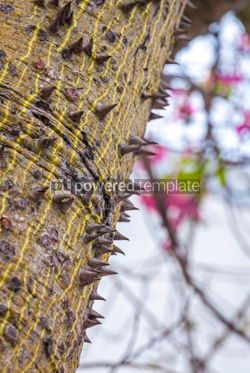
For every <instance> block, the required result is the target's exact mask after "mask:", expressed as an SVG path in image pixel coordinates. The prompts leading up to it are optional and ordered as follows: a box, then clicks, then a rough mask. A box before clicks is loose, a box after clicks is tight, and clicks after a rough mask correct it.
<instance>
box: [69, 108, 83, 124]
mask: <svg viewBox="0 0 250 373" xmlns="http://www.w3.org/2000/svg"><path fill="white" fill-rule="evenodd" d="M83 113H84V111H72V112H71V113H69V117H70V119H71V120H72V121H73V122H75V123H80V122H81V118H82V115H83Z"/></svg>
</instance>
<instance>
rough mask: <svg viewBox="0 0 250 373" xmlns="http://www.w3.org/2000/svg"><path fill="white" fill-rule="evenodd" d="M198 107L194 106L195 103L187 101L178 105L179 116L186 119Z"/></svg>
mask: <svg viewBox="0 0 250 373" xmlns="http://www.w3.org/2000/svg"><path fill="white" fill-rule="evenodd" d="M195 111H196V109H195V108H194V107H193V105H192V104H191V103H190V102H188V101H185V102H183V103H182V104H181V105H180V106H179V107H178V117H179V118H180V119H186V118H187V117H190V116H191V115H192V114H193V113H194V112H195Z"/></svg>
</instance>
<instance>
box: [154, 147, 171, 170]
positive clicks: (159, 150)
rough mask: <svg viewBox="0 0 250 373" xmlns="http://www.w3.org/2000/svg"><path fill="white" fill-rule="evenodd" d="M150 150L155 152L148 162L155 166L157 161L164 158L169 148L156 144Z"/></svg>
mask: <svg viewBox="0 0 250 373" xmlns="http://www.w3.org/2000/svg"><path fill="white" fill-rule="evenodd" d="M151 150H152V152H154V153H155V155H154V156H152V157H150V158H149V160H150V164H151V166H155V165H157V164H158V163H160V162H161V161H162V160H165V159H166V156H167V155H168V153H169V150H168V149H167V148H164V147H163V146H160V145H157V146H154V147H152V149H151Z"/></svg>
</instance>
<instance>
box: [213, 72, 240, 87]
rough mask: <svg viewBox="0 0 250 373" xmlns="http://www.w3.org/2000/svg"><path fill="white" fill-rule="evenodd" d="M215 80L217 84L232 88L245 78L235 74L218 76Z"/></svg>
mask: <svg viewBox="0 0 250 373" xmlns="http://www.w3.org/2000/svg"><path fill="white" fill-rule="evenodd" d="M215 80H216V82H217V83H219V84H222V85H224V86H231V85H234V84H237V83H240V82H241V81H242V80H243V78H242V76H241V75H239V74H237V73H234V74H232V75H226V74H225V75H223V74H220V75H216V76H215Z"/></svg>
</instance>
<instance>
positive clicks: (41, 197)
mask: <svg viewBox="0 0 250 373" xmlns="http://www.w3.org/2000/svg"><path fill="white" fill-rule="evenodd" d="M130 2H131V3H135V4H134V6H131V7H130V9H129V8H126V7H123V5H124V4H128V3H129V1H125V0H118V1H117V0H106V1H87V0H82V1H81V0H78V1H77V0H75V1H71V2H68V1H59V5H57V1H49V0H44V1H42V0H41V1H31V0H29V1H28V0H19V1H14V0H9V1H1V4H0V21H1V39H0V101H1V102H0V104H1V105H0V366H1V373H8V372H11V373H14V372H38V371H39V372H60V373H63V372H66V373H68V372H74V371H75V370H76V368H77V365H78V362H79V356H80V352H81V349H82V344H83V340H84V336H85V325H84V321H85V320H86V316H87V314H88V312H89V310H90V309H91V307H92V304H93V301H91V300H90V295H91V293H92V292H93V287H95V288H96V284H91V285H87V286H81V285H80V283H79V271H80V269H81V268H83V267H84V266H85V265H86V264H87V262H88V260H89V259H90V258H92V257H93V255H94V251H93V247H92V246H93V243H88V244H86V243H84V240H83V237H84V233H85V230H86V227H87V225H88V224H89V223H93V222H95V223H104V224H109V225H111V226H113V227H114V226H115V224H116V221H117V219H118V216H119V206H118V205H115V204H114V200H113V198H112V196H110V195H108V194H107V195H105V196H104V195H100V196H97V195H93V196H92V197H91V198H90V200H89V201H86V199H82V198H81V197H80V196H77V195H72V198H74V199H73V203H72V204H71V202H72V201H71V200H70V201H69V204H68V205H67V209H66V208H62V207H65V205H63V206H62V205H60V203H59V204H58V203H56V201H55V200H54V199H53V196H52V195H51V193H50V191H49V189H47V188H49V187H50V183H51V182H52V181H53V180H61V179H63V180H64V179H67V180H72V181H74V180H76V178H77V177H79V176H85V177H90V178H91V177H94V176H96V177H98V178H100V179H101V180H105V179H107V178H109V177H112V178H119V179H123V178H127V177H128V176H129V174H130V172H131V169H132V166H133V161H134V158H133V157H132V156H130V155H129V156H126V157H123V158H122V159H121V157H120V154H119V144H124V143H127V142H128V139H129V137H130V136H131V135H132V134H133V135H137V136H142V135H143V132H144V128H145V124H146V121H147V118H148V116H149V111H150V105H151V103H150V100H147V101H144V100H143V99H142V92H149V93H153V92H155V91H156V90H157V87H158V85H159V77H160V73H161V71H162V68H163V65H164V61H165V60H166V58H167V56H168V55H169V54H170V51H171V47H172V43H173V33H174V30H175V29H176V27H177V26H178V24H179V21H180V17H181V15H182V12H183V10H184V6H185V0H171V1H169V2H168V1H167V0H162V1H160V0H159V1H156V0H149V1H145V2H141V4H139V3H140V2H133V1H132V0H131V1H130ZM76 42H78V43H76ZM75 43H76V44H75ZM81 45H82V46H83V48H81ZM101 105H104V106H106V105H107V106H110V105H116V106H115V107H114V108H113V109H112V110H111V111H110V112H109V113H108V114H107V115H105V116H104V117H103V118H101V115H100V112H99V111H100V107H101ZM76 113H77V114H76ZM104 197H105V198H104ZM103 259H104V260H108V255H107V254H106V255H104V256H103Z"/></svg>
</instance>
